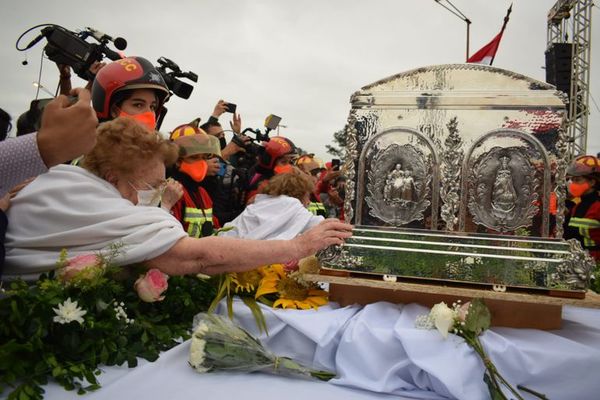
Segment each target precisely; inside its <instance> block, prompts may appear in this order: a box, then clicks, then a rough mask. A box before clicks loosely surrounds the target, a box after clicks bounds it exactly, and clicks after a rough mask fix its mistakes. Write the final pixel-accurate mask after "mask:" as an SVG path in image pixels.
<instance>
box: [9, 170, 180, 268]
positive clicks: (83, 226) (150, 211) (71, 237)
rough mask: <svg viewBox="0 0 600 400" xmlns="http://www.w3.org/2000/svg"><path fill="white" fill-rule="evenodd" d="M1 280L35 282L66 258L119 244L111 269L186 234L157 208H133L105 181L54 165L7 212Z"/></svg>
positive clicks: (159, 249)
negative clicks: (16, 278) (17, 278)
mask: <svg viewBox="0 0 600 400" xmlns="http://www.w3.org/2000/svg"><path fill="white" fill-rule="evenodd" d="M7 216H8V221H9V222H8V231H7V232H6V241H5V245H6V262H5V268H4V276H5V277H6V278H10V277H11V276H12V277H14V276H20V277H23V278H25V279H35V278H36V277H37V276H38V275H39V274H40V273H41V272H45V271H49V270H51V269H52V268H54V265H55V263H56V261H57V260H58V258H59V255H60V251H61V250H62V249H67V250H68V252H69V253H68V254H69V257H72V256H76V255H79V254H86V253H90V252H98V251H103V250H104V251H106V250H107V249H108V248H109V247H110V245H111V244H117V243H121V244H123V247H122V249H121V252H120V255H119V256H118V257H117V258H116V259H115V260H114V262H115V264H116V265H127V264H132V263H137V262H141V261H144V260H148V259H151V258H154V257H156V256H159V255H160V254H162V253H164V252H165V251H167V250H168V249H170V248H171V247H172V246H173V245H174V244H175V243H176V242H177V241H178V240H179V239H181V238H182V237H185V236H187V235H186V233H185V232H184V230H183V228H182V227H181V224H180V223H179V221H177V219H175V218H174V217H173V216H171V215H170V214H169V213H167V212H166V211H164V210H162V209H160V208H158V207H145V206H135V205H134V204H133V203H131V202H130V201H129V200H126V199H124V198H123V197H122V196H121V195H120V193H119V192H118V191H117V189H116V188H115V187H114V186H112V185H111V184H110V183H108V182H106V181H105V180H103V179H101V178H99V177H97V176H95V175H93V174H91V173H89V172H88V171H86V170H84V169H83V168H80V167H75V166H71V165H59V166H56V167H54V168H52V169H50V171H49V172H47V173H45V174H43V175H40V176H39V177H38V178H36V179H35V180H34V181H33V182H32V183H30V184H29V185H28V186H26V187H25V188H24V189H23V190H22V191H21V192H20V193H19V194H18V195H17V196H16V197H15V198H14V199H13V200H12V203H11V206H10V207H9V209H8V212H7Z"/></svg>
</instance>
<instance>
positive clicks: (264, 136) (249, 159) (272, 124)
mask: <svg viewBox="0 0 600 400" xmlns="http://www.w3.org/2000/svg"><path fill="white" fill-rule="evenodd" d="M279 122H281V117H278V116H277V115H274V114H270V115H269V116H267V118H266V119H265V128H266V130H265V133H262V132H261V131H260V129H252V128H246V129H244V130H243V131H242V133H241V135H237V134H235V135H233V138H232V139H231V141H232V142H233V143H235V144H237V145H238V146H240V147H243V148H244V149H245V150H246V153H245V154H242V153H240V159H239V160H238V163H239V164H241V165H244V166H245V167H247V168H250V167H251V166H252V165H254V164H255V163H256V158H257V157H258V156H259V155H260V154H262V152H263V151H264V147H263V146H261V145H260V144H258V143H256V142H268V141H269V140H271V138H269V132H270V131H272V130H274V129H276V128H277V127H278V126H279ZM246 132H252V133H254V135H255V137H254V138H252V137H250V141H249V142H245V141H244V140H243V139H242V136H246ZM248 137H249V136H248Z"/></svg>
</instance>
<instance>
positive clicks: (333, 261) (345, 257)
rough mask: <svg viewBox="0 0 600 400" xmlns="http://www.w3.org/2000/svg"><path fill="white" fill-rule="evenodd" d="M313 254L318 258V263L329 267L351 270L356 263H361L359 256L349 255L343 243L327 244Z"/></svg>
mask: <svg viewBox="0 0 600 400" xmlns="http://www.w3.org/2000/svg"><path fill="white" fill-rule="evenodd" d="M315 256H316V257H317V259H318V260H319V264H321V265H322V266H324V267H330V268H342V269H350V270H352V269H353V268H355V267H356V266H357V265H362V263H363V259H362V257H361V256H353V255H350V253H349V252H348V250H347V248H345V247H344V245H335V246H329V247H327V248H325V249H323V250H319V251H318V252H317V254H316V255H315Z"/></svg>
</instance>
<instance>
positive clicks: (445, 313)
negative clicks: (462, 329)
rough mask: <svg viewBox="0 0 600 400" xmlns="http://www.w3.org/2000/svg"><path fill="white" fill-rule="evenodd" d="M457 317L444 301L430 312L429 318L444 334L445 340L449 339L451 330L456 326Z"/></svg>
mask: <svg viewBox="0 0 600 400" xmlns="http://www.w3.org/2000/svg"><path fill="white" fill-rule="evenodd" d="M455 317H456V316H455V313H454V311H453V310H452V309H451V308H450V307H448V306H447V305H446V303H444V302H443V301H442V302H441V303H438V304H436V305H434V306H433V307H432V308H431V311H430V312H429V318H431V320H432V321H433V324H434V325H435V327H436V328H437V330H438V331H439V332H440V333H441V334H442V336H443V337H444V339H445V338H447V337H448V332H450V329H452V327H453V326H454V319H455Z"/></svg>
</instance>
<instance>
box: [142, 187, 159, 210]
mask: <svg viewBox="0 0 600 400" xmlns="http://www.w3.org/2000/svg"><path fill="white" fill-rule="evenodd" d="M161 197H162V196H161V191H160V190H159V189H148V190H137V198H138V202H137V205H138V206H148V207H158V205H159V204H160V199H161Z"/></svg>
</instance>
